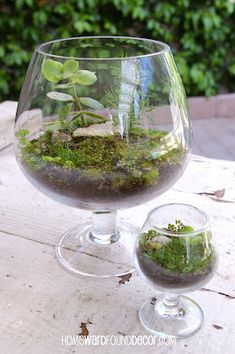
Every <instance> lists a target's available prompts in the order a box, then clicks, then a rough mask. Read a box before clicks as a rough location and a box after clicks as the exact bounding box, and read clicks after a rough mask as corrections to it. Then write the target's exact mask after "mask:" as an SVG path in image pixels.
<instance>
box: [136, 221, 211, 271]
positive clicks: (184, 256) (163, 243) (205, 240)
mask: <svg viewBox="0 0 235 354" xmlns="http://www.w3.org/2000/svg"><path fill="white" fill-rule="evenodd" d="M163 230H164V229H163ZM165 230H166V229H165ZM167 230H169V231H172V232H175V233H176V235H177V232H181V233H182V232H185V233H187V232H190V231H192V230H193V229H192V227H191V226H183V225H182V227H180V228H179V224H177V223H176V224H175V225H174V224H170V225H168V227H167ZM163 235H164V232H163V234H162V235H161V234H160V233H158V232H157V231H155V230H149V231H148V232H145V233H143V234H142V235H141V237H140V241H139V248H140V253H141V254H143V255H145V256H147V257H148V258H150V259H151V260H152V261H153V262H155V263H156V264H157V265H159V266H161V267H162V268H164V269H165V270H166V271H169V272H174V273H194V274H203V273H205V272H206V271H207V270H208V267H209V266H210V264H211V262H212V261H213V258H214V256H215V254H214V247H213V245H212V244H211V241H210V235H208V234H206V232H205V233H200V234H198V235H196V236H187V235H186V236H180V237H174V236H171V237H167V236H163ZM155 246H156V247H155Z"/></svg>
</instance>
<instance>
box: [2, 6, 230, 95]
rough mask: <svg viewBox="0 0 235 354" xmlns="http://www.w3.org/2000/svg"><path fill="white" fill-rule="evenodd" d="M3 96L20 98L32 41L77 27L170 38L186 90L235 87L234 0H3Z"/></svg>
mask: <svg viewBox="0 0 235 354" xmlns="http://www.w3.org/2000/svg"><path fill="white" fill-rule="evenodd" d="M0 32H1V40H0V61H1V65H0V101H3V100H4V99H17V98H18V95H19V90H20V87H21V85H22V82H23V79H24V75H25V71H26V69H27V66H28V63H29V60H30V58H31V55H32V52H33V50H34V47H35V46H37V45H38V44H39V43H41V42H45V41H48V40H51V39H56V38H66V37H74V36H80V35H104V34H106V35H131V36H140V37H148V38H154V39H158V40H161V41H165V42H167V43H169V44H170V45H171V47H172V49H173V52H174V55H175V58H176V62H177V65H178V67H179V70H180V72H181V75H182V78H183V82H184V84H185V87H186V91H187V94H188V95H191V96H194V95H206V96H210V95H214V94H216V93H220V92H231V91H234V90H235V0H213V1H206V0H202V1H201V0H175V1H158V0H70V1H69V0H68V1H65V0H62V1H61V0H13V1H12V0H0Z"/></svg>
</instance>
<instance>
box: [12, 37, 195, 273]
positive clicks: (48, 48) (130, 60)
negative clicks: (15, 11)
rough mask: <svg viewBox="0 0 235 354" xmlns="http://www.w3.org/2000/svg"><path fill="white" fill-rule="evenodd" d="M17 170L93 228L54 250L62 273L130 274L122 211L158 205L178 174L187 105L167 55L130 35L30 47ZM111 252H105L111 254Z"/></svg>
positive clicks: (184, 150) (132, 230)
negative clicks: (81, 212)
mask: <svg viewBox="0 0 235 354" xmlns="http://www.w3.org/2000/svg"><path fill="white" fill-rule="evenodd" d="M15 131H16V143H15V148H16V149H15V150H16V156H17V160H18V163H19V165H20V167H21V169H22V171H23V173H24V174H25V176H26V177H27V178H28V179H29V180H30V181H31V183H32V184H33V185H34V186H35V187H36V188H38V189H39V190H40V191H42V192H43V193H45V194H46V195H48V196H49V197H51V198H53V199H55V200H57V201H59V202H61V203H64V204H66V205H69V206H72V207H76V208H83V209H89V210H91V211H92V212H93V221H92V223H87V224H86V225H78V226H77V227H75V228H74V229H72V230H69V231H68V232H67V233H66V234H65V235H64V236H63V238H62V239H61V240H60V242H59V243H58V245H57V248H56V252H57V256H58V259H59V261H60V262H61V263H62V264H63V266H64V267H65V268H66V269H68V270H70V271H72V272H74V273H77V274H84V275H90V276H97V277H106V276H113V275H122V274H126V273H128V272H130V271H132V270H133V266H132V265H131V253H132V245H133V241H134V236H135V235H136V234H137V229H136V227H134V226H131V225H127V224H124V223H118V224H117V223H116V212H117V210H118V209H123V208H129V207H133V206H137V205H139V204H142V203H144V202H146V201H148V200H150V199H153V198H156V197H157V196H158V195H160V194H162V193H163V192H165V191H166V190H167V189H168V188H169V187H170V186H171V185H172V184H173V183H174V182H175V181H176V180H177V179H178V178H179V177H180V176H181V175H182V173H183V171H184V169H185V166H186V164H187V157H188V154H189V151H190V147H191V126H190V122H189V118H188V109H187V101H186V97H185V93H184V89H183V86H182V83H181V79H180V76H179V73H178V71H177V68H176V66H175V63H174V59H173V56H172V54H171V51H170V48H169V47H168V46H167V45H166V44H164V43H161V42H158V41H153V40H147V39H140V38H129V37H83V38H82V37H81V38H70V39H65V40H57V41H52V42H48V43H45V44H42V45H40V46H39V47H38V48H36V50H35V53H34V55H33V58H32V60H31V63H30V66H29V68H28V72H27V75H26V79H25V82H24V85H23V88H22V91H21V95H20V100H19V105H18V110H17V116H16V123H15ZM108 246H109V247H108Z"/></svg>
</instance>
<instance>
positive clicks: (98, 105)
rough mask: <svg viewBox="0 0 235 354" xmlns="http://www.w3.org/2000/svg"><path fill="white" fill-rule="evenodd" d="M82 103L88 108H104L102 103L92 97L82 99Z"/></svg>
mask: <svg viewBox="0 0 235 354" xmlns="http://www.w3.org/2000/svg"><path fill="white" fill-rule="evenodd" d="M80 102H81V104H84V105H85V106H87V107H90V108H93V109H102V108H104V106H103V105H102V103H100V102H98V101H96V100H94V99H93V98H90V97H80Z"/></svg>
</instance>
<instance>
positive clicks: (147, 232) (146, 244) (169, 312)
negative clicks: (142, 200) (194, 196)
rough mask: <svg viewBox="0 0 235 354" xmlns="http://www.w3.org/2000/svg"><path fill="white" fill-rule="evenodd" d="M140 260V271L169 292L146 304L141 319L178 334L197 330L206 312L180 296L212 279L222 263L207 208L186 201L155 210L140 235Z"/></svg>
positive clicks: (154, 330) (155, 329)
mask: <svg viewBox="0 0 235 354" xmlns="http://www.w3.org/2000/svg"><path fill="white" fill-rule="evenodd" d="M135 261H136V266H137V269H138V272H139V273H140V275H141V276H142V277H143V278H144V279H145V280H147V281H148V282H150V284H151V285H153V286H154V287H155V288H156V289H157V290H160V291H163V292H164V293H165V294H164V295H160V296H157V297H156V298H154V299H150V300H148V301H147V302H145V303H144V304H143V305H142V307H141V309H140V312H139V317H140V320H141V322H142V324H143V325H144V326H145V328H147V329H148V330H150V331H151V332H152V333H155V334H160V335H168V336H173V337H176V338H181V337H188V336H190V335H192V334H194V333H195V332H196V331H197V330H198V329H199V328H200V327H201V326H202V323H203V312H202V310H201V309H200V307H199V306H198V305H197V304H196V303H195V302H194V301H193V300H191V299H189V298H188V297H186V296H182V295H180V294H183V293H187V292H191V291H193V290H196V289H199V288H201V287H202V286H203V285H204V284H206V283H207V282H209V281H210V279H211V278H212V277H213V275H214V273H215V270H216V267H217V263H218V256H217V252H216V249H215V245H214V241H213V238H212V234H211V230H210V226H209V223H208V218H207V216H206V215H205V214H204V212H202V211H200V210H199V209H197V208H195V207H193V206H191V205H187V204H180V203H173V204H166V205H162V206H159V207H157V208H155V209H153V210H152V211H151V212H150V213H149V215H148V218H147V220H146V222H145V224H144V226H143V228H142V230H141V232H140V235H139V237H138V239H137V242H136V248H135ZM179 295H180V296H179Z"/></svg>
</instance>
